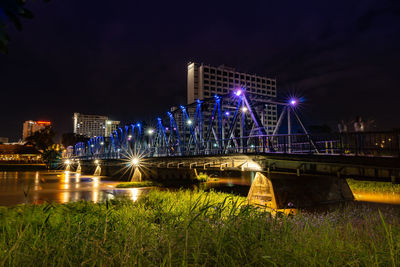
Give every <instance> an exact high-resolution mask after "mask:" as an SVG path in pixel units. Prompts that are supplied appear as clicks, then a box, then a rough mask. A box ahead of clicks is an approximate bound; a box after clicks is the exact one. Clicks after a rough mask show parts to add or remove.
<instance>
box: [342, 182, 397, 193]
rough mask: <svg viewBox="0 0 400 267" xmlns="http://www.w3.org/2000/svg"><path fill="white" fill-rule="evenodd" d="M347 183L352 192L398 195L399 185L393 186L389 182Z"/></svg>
mask: <svg viewBox="0 0 400 267" xmlns="http://www.w3.org/2000/svg"><path fill="white" fill-rule="evenodd" d="M347 183H348V184H349V186H350V189H351V190H352V191H363V192H374V193H399V194H400V184H393V183H391V182H376V181H359V180H354V179H347Z"/></svg>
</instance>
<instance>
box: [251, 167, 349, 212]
mask: <svg viewBox="0 0 400 267" xmlns="http://www.w3.org/2000/svg"><path fill="white" fill-rule="evenodd" d="M353 199H354V196H353V193H352V192H351V190H350V187H349V185H348V184H347V181H346V179H343V178H339V177H335V176H328V177H320V176H317V175H315V176H312V175H307V176H300V177H299V176H294V175H272V176H271V175H268V174H267V173H266V172H257V173H256V176H255V177H254V180H253V183H252V185H251V187H250V191H249V194H248V196H247V200H248V202H249V203H250V204H256V205H261V206H265V207H267V208H271V209H288V208H305V207H315V206H318V205H321V204H328V203H335V202H343V201H350V200H353Z"/></svg>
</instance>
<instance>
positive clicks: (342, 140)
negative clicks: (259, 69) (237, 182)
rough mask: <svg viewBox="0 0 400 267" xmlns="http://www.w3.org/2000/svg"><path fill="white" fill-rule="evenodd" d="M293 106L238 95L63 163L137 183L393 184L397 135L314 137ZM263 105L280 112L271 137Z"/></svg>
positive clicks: (84, 146)
mask: <svg viewBox="0 0 400 267" xmlns="http://www.w3.org/2000/svg"><path fill="white" fill-rule="evenodd" d="M298 104H299V100H298V99H290V100H289V101H288V102H278V101H273V100H268V99H267V100H265V99H264V100H255V101H254V100H252V101H250V100H249V99H248V98H247V97H246V94H245V92H244V90H243V89H241V90H237V91H236V92H235V93H234V95H233V96H230V95H225V96H217V95H216V96H214V97H213V98H210V99H206V100H204V101H200V100H198V101H197V102H195V103H193V104H190V105H187V106H180V107H179V108H175V109H172V110H171V111H170V112H167V113H166V114H165V116H162V117H159V118H157V119H155V120H154V121H153V122H152V123H144V122H141V123H133V124H130V125H126V126H125V127H121V128H119V129H117V130H116V131H115V132H113V133H112V135H111V137H108V138H105V137H101V136H99V137H95V138H91V139H90V140H89V141H87V142H86V143H78V144H76V145H75V147H74V151H73V153H72V155H71V159H72V161H71V159H70V160H69V161H71V162H76V163H77V165H78V167H77V168H78V169H81V168H83V169H85V170H86V171H87V172H94V171H97V174H99V175H100V174H102V175H113V174H115V173H119V174H120V173H121V172H120V169H121V168H122V167H121V166H124V165H125V166H128V167H129V166H131V167H133V169H135V170H136V171H135V173H136V172H139V170H140V176H141V175H142V173H143V175H145V176H146V177H147V178H163V179H169V178H173V177H182V178H185V177H191V176H194V175H197V173H198V171H220V172H223V171H258V172H261V173H262V172H265V173H292V174H294V176H296V177H300V178H301V177H306V176H307V177H309V176H310V175H311V176H318V177H337V178H342V177H345V178H348V177H356V178H363V179H386V180H392V181H393V182H396V181H398V179H399V175H400V161H399V135H400V133H399V132H398V131H397V132H396V131H392V132H374V133H342V134H328V135H313V134H311V133H309V132H308V131H307V129H306V127H305V126H304V125H303V123H302V121H301V119H300V116H299V114H298ZM266 105H276V106H278V112H279V119H278V121H277V123H276V126H275V127H274V128H273V129H271V128H268V127H265V126H264V125H263V121H262V118H263V117H264V116H263V115H264V114H263V113H262V112H264V111H265V106H266ZM293 131H296V133H294V132H293ZM282 132H284V134H282ZM78 162H79V163H78ZM100 170H101V171H100Z"/></svg>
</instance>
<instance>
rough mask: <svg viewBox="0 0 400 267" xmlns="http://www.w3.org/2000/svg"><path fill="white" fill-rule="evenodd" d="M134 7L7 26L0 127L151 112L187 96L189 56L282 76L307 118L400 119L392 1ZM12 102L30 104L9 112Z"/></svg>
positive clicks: (0, 64) (52, 7) (283, 91)
mask: <svg viewBox="0 0 400 267" xmlns="http://www.w3.org/2000/svg"><path fill="white" fill-rule="evenodd" d="M128 5H132V6H128V7H127V8H126V10H131V9H133V10H138V9H141V10H142V11H143V12H135V14H136V15H135V16H130V13H129V12H127V11H124V10H121V8H120V7H118V6H115V5H113V4H111V3H106V4H103V5H101V6H99V7H97V9H96V11H97V13H96V14H92V13H90V12H89V11H88V10H90V8H91V6H90V4H89V3H81V2H78V1H69V2H68V3H55V2H50V3H41V2H34V3H29V5H28V7H29V8H30V9H31V10H32V11H33V13H34V14H35V18H34V19H33V20H24V21H23V26H24V29H23V31H22V32H17V31H16V30H15V29H13V28H12V27H11V28H10V29H9V32H10V36H11V40H12V42H11V43H10V47H9V54H8V55H0V80H1V81H2V86H1V87H2V97H3V99H7V100H9V101H7V102H6V103H5V104H4V105H2V106H1V108H0V109H1V110H0V111H1V112H0V114H2V115H1V116H0V123H2V125H3V127H2V129H1V131H0V136H2V137H9V138H10V139H11V140H15V138H16V137H17V136H18V135H19V133H20V129H21V128H20V124H21V122H22V121H25V120H27V119H31V118H33V119H43V120H50V121H53V122H54V126H55V128H56V129H57V131H58V132H59V133H64V132H72V126H71V123H70V117H71V114H72V113H73V112H75V111H77V110H79V111H80V112H82V113H84V114H107V115H111V117H112V118H113V119H114V118H115V119H118V120H121V121H122V122H133V121H141V120H144V121H146V120H152V119H153V118H154V117H156V116H158V115H159V114H163V113H165V112H166V111H167V110H168V109H169V108H170V107H171V106H173V105H180V104H185V103H186V94H185V92H186V69H187V63H188V62H191V61H195V62H205V63H207V64H211V65H216V66H219V65H221V64H225V65H227V66H231V67H235V68H236V69H237V70H240V71H243V72H247V73H257V74H259V75H262V76H267V77H276V79H277V81H278V84H277V88H278V91H279V94H280V95H279V94H278V97H280V98H285V97H287V95H288V94H290V93H294V92H298V93H299V94H300V95H301V96H304V98H305V100H306V101H305V103H304V107H303V109H302V113H304V117H306V118H307V121H306V123H308V124H323V123H326V124H328V125H330V126H332V127H335V124H336V123H337V122H338V121H340V120H341V119H344V120H353V119H354V118H355V116H357V115H361V116H363V117H364V118H365V119H374V120H376V122H377V125H378V128H379V129H390V128H394V127H399V125H400V122H399V118H398V117H396V116H393V114H396V110H397V108H396V102H397V99H398V98H399V97H400V95H399V94H400V93H399V90H398V84H399V79H400V78H399V76H398V75H397V67H396V66H397V62H398V60H399V59H400V52H399V51H398V49H397V47H398V46H399V44H400V38H399V36H400V35H399V34H398V33H399V32H400V28H399V24H400V23H399V16H398V11H399V9H400V5H399V3H397V2H395V1H380V2H378V1H368V2H365V1H363V2H354V3H351V4H347V2H344V1H338V2H335V3H334V4H331V5H330V6H329V8H327V7H326V6H325V5H326V4H325V3H319V2H310V3H295V2H291V3H286V4H284V3H272V2H270V3H255V4H254V5H250V6H244V7H238V6H234V5H224V4H223V3H216V4H214V5H213V7H212V8H207V7H209V5H207V3H206V2H205V3H204V5H202V6H200V7H199V8H198V9H196V10H190V9H189V8H184V7H183V6H182V5H180V4H179V3H168V4H166V6H165V8H161V9H159V10H155V11H154V13H152V9H151V7H150V6H148V5H147V4H145V3H141V4H140V5H138V6H133V5H134V4H133V3H129V4H128ZM71 10H74V11H76V12H74V13H76V19H75V20H74V21H71V19H70V14H71ZM189 10H190V12H191V13H190V14H192V16H189V17H188V18H187V17H186V16H185V12H184V11H187V12H189ZM239 11H240V12H239ZM238 12H239V13H238ZM236 13H238V14H240V16H238V17H237V16H234V15H232V14H236ZM88 14H89V15H88ZM100 18H101V19H100ZM317 21H318V23H316V22H317ZM95 22H98V23H95ZM66 25H68V27H67V26H66ZM69 27H71V29H73V31H71V30H69ZM43 36H46V38H41V37H43ZM82 44H84V45H82ZM388 95H389V96H390V97H388ZM21 96H22V97H21ZM13 99H14V100H15V101H20V106H21V107H23V108H20V109H17V110H15V109H12V106H11V105H13V104H14V103H12V100H13ZM150 107H151V108H150ZM11 110H12V112H11ZM334 130H336V129H334Z"/></svg>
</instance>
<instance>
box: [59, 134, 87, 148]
mask: <svg viewBox="0 0 400 267" xmlns="http://www.w3.org/2000/svg"><path fill="white" fill-rule="evenodd" d="M88 140H89V138H87V137H85V136H83V135H80V134H75V133H65V134H63V135H62V136H61V144H62V145H63V146H64V148H67V147H69V146H74V145H75V144H76V143H79V142H87V141H88Z"/></svg>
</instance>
